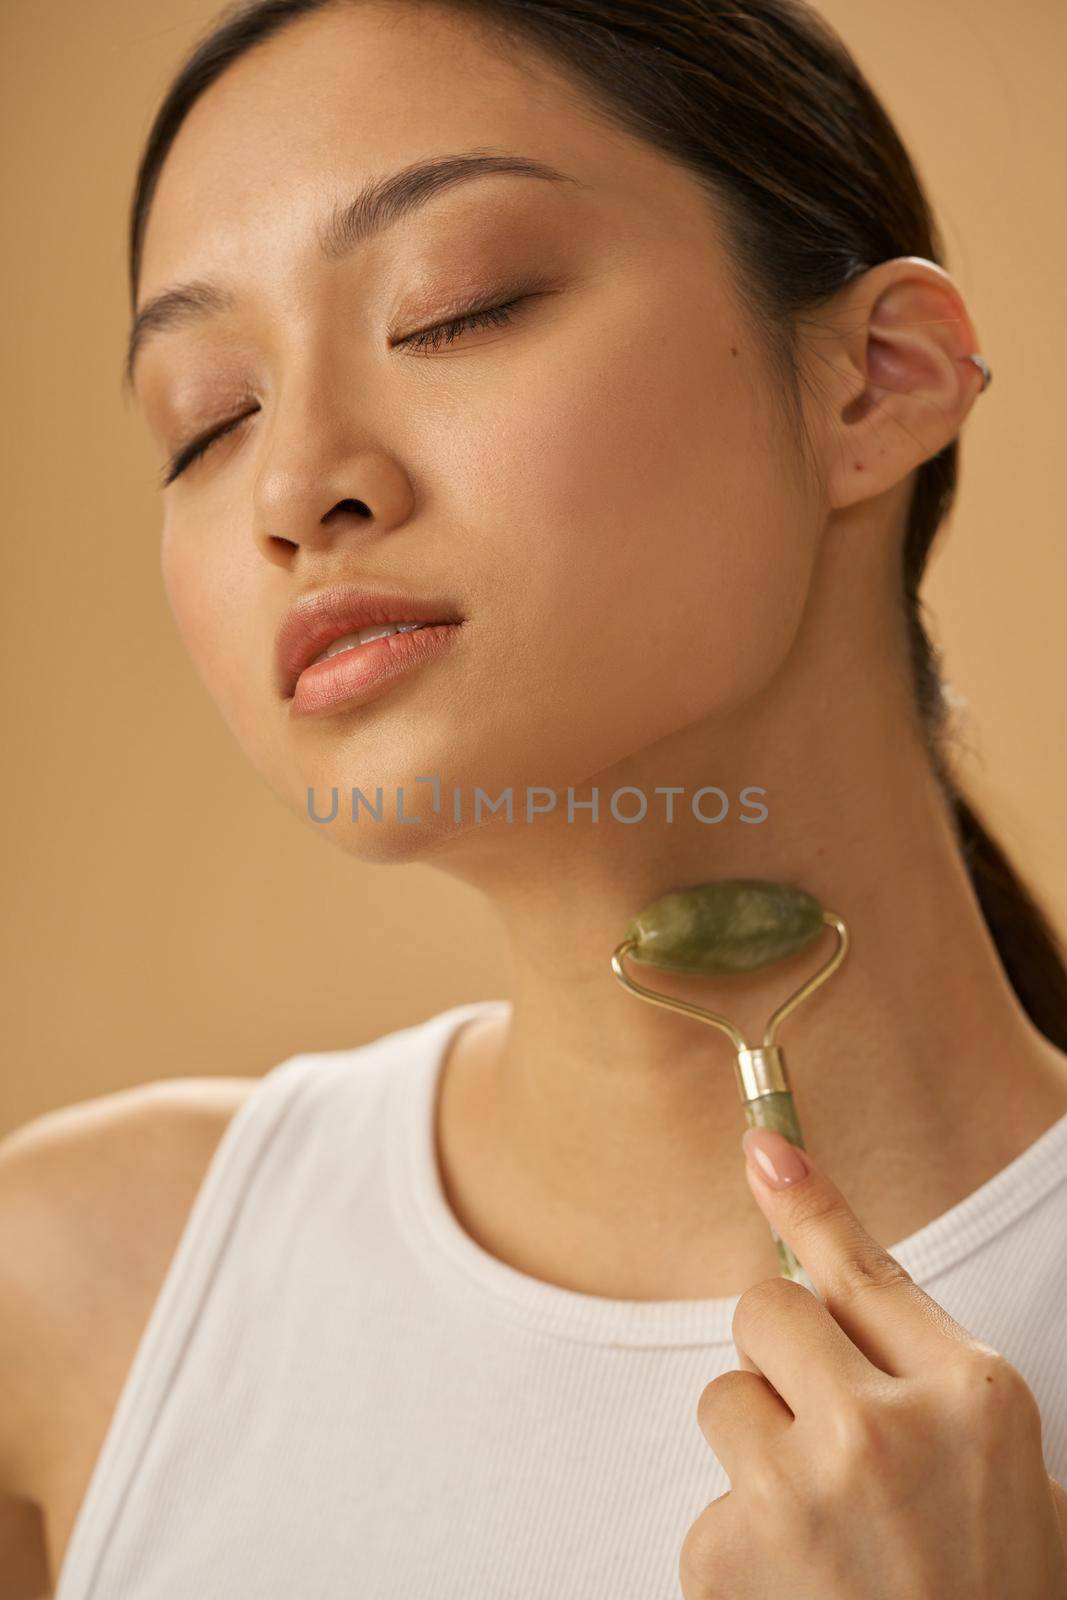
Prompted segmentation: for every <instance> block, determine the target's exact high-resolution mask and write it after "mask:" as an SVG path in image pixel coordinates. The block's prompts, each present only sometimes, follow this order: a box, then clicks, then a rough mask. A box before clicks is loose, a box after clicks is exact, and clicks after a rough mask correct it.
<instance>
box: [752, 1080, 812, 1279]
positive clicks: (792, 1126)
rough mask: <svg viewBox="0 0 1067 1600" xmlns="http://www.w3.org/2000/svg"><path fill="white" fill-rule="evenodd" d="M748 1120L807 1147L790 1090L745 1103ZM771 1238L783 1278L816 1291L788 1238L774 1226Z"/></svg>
mask: <svg viewBox="0 0 1067 1600" xmlns="http://www.w3.org/2000/svg"><path fill="white" fill-rule="evenodd" d="M744 1108H745V1120H746V1122H747V1123H748V1125H749V1127H750V1128H770V1129H771V1131H772V1132H773V1133H780V1134H781V1135H782V1137H783V1138H784V1139H788V1140H789V1142H790V1144H795V1145H796V1146H797V1147H798V1149H800V1150H803V1148H804V1140H803V1138H802V1137H801V1132H800V1123H799V1122H798V1121H797V1111H796V1106H795V1105H794V1103H793V1096H792V1094H791V1093H790V1091H789V1090H788V1089H785V1090H776V1091H774V1092H772V1093H770V1094H761V1095H756V1096H755V1097H754V1098H753V1099H751V1100H746V1101H745V1102H744ZM771 1238H772V1239H773V1240H774V1245H775V1249H776V1250H777V1252H778V1269H779V1274H780V1276H781V1277H783V1278H792V1279H793V1281H794V1282H795V1283H802V1284H803V1285H804V1287H805V1288H806V1289H810V1290H811V1292H812V1294H815V1293H816V1289H815V1285H814V1284H813V1283H812V1281H811V1279H810V1277H809V1276H808V1274H807V1272H806V1271H805V1269H804V1267H803V1266H802V1264H801V1263H800V1261H798V1260H797V1257H796V1256H795V1255H794V1254H793V1252H792V1250H790V1248H789V1246H788V1245H787V1244H786V1242H785V1240H784V1239H782V1238H780V1237H779V1236H778V1234H777V1233H776V1232H775V1231H774V1229H773V1228H772V1229H771Z"/></svg>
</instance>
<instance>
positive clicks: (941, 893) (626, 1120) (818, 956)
mask: <svg viewBox="0 0 1067 1600" xmlns="http://www.w3.org/2000/svg"><path fill="white" fill-rule="evenodd" d="M840 648H842V649H845V648H846V646H845V644H844V643H842V645H841V646H840ZM877 656H878V652H877V650H870V649H868V650H866V651H865V653H864V654H863V656H862V658H861V659H862V660H865V661H871V660H874V659H876V658H877ZM888 659H891V657H890V658H888ZM840 666H841V668H842V672H841V674H839V675H838V676H837V677H836V678H834V677H833V676H831V677H830V681H839V682H841V683H843V684H847V686H848V687H847V690H842V692H841V693H840V695H837V696H835V697H833V704H828V703H827V697H826V693H825V682H826V681H827V663H826V661H825V660H822V661H821V662H819V663H817V664H813V665H812V667H811V670H810V673H809V672H807V671H806V670H805V667H804V664H803V662H802V661H799V662H798V661H793V662H791V664H790V667H789V674H788V676H789V687H788V688H785V689H783V688H782V687H781V684H780V683H779V684H778V685H776V687H775V696H776V698H775V701H774V706H773V709H771V708H770V707H769V706H768V707H753V706H752V705H751V704H747V705H746V706H745V708H744V715H743V717H740V716H739V718H738V724H739V725H738V726H736V727H724V726H723V723H722V721H721V719H720V720H718V721H717V722H716V725H715V727H714V728H711V727H707V728H699V729H694V728H693V727H689V728H687V729H685V730H684V731H683V732H682V733H681V734H679V735H678V736H677V737H675V738H673V739H668V740H665V741H663V742H662V743H661V744H659V745H657V746H656V747H655V748H654V749H653V750H649V751H645V752H642V754H641V756H640V757H639V758H636V759H631V760H627V761H626V762H624V763H622V764H620V765H619V766H618V767H617V768H614V769H612V770H611V771H609V772H606V773H600V774H598V775H596V777H594V778H592V779H591V780H590V784H591V785H593V784H595V785H596V786H597V788H598V789H599V791H600V796H601V821H600V822H599V823H598V824H592V823H588V822H587V823H585V824H584V825H579V824H578V823H577V822H576V823H573V824H568V823H567V822H566V821H565V820H563V821H559V820H558V819H557V817H555V816H553V817H550V818H548V819H544V818H539V819H537V820H536V821H535V822H534V823H532V824H530V825H529V826H526V825H525V824H523V825H521V827H520V825H519V824H514V825H512V826H510V827H509V826H507V825H504V824H503V823H499V824H498V822H497V821H496V820H494V822H492V823H491V824H488V825H486V826H484V827H482V828H481V829H479V830H477V832H476V834H475V835H474V836H473V837H472V838H470V839H469V840H467V841H464V840H462V839H460V840H458V841H457V845H459V846H463V845H464V843H465V842H467V843H470V845H471V858H470V859H466V860H464V859H460V858H459V854H458V851H457V853H456V854H455V855H454V856H453V859H452V860H451V861H450V862H449V861H447V860H446V859H445V857H444V856H442V858H441V864H442V865H445V866H450V867H451V869H452V870H454V871H455V872H456V874H457V875H459V876H463V877H467V878H468V879H470V880H471V881H472V882H475V883H476V884H477V885H478V886H479V887H481V888H482V889H483V890H484V891H485V892H486V893H487V894H488V895H489V896H490V898H491V899H492V901H493V903H494V905H495V907H496V909H497V911H498V913H499V915H500V917H501V920H502V923H503V925H504V928H505V930H506V933H507V937H508V940H509V945H510V952H511V960H512V972H513V977H512V984H511V990H512V994H511V998H512V1011H511V1014H510V1019H505V1022H506V1026H503V1027H500V1026H495V1025H493V1026H489V1025H487V1026H486V1027H484V1028H482V1029H480V1030H478V1029H476V1030H472V1031H471V1033H470V1036H469V1040H468V1041H467V1042H466V1043H465V1042H464V1040H463V1038H462V1036H461V1038H460V1040H459V1041H457V1044H456V1047H455V1049H454V1050H453V1051H452V1052H451V1054H450V1060H449V1062H448V1063H446V1070H445V1072H443V1074H442V1090H441V1099H440V1109H439V1118H440V1121H439V1134H440V1140H441V1160H442V1167H443V1177H444V1178H445V1181H446V1187H447V1188H448V1190H449V1197H450V1200H451V1201H452V1203H453V1206H454V1208H455V1210H456V1211H457V1214H458V1215H459V1218H460V1221H461V1222H463V1223H464V1224H465V1225H466V1226H467V1228H468V1231H470V1232H472V1233H473V1234H474V1235H475V1236H476V1237H479V1238H480V1239H481V1240H482V1242H483V1243H485V1245H486V1246H487V1247H488V1248H490V1249H491V1250H493V1251H494V1253H496V1254H498V1255H500V1256H502V1257H503V1258H504V1259H506V1260H509V1261H510V1262H511V1263H512V1264H513V1265H516V1266H517V1267H519V1268H520V1270H526V1271H529V1272H531V1273H532V1274H533V1275H535V1276H542V1277H545V1278H547V1279H549V1280H550V1281H557V1282H563V1283H565V1284H567V1285H568V1286H571V1287H575V1288H578V1289H580V1290H582V1289H584V1290H585V1292H590V1293H599V1294H607V1295H610V1296H612V1297H616V1298H638V1299H641V1298H654V1299H670V1298H703V1297H707V1296H710V1295H715V1294H731V1293H736V1292H740V1289H741V1287H743V1285H744V1281H745V1280H746V1279H747V1276H748V1274H749V1273H750V1272H751V1270H752V1269H753V1268H758V1267H759V1265H760V1264H761V1263H762V1264H763V1269H764V1271H765V1272H766V1273H774V1272H775V1271H776V1270H777V1269H776V1265H775V1257H774V1253H773V1245H772V1243H771V1241H770V1238H769V1233H768V1230H767V1226H766V1223H765V1221H764V1219H763V1218H762V1216H760V1215H759V1214H758V1212H757V1209H756V1207H755V1206H754V1205H753V1202H752V1199H751V1196H750V1194H749V1192H748V1188H747V1185H746V1183H745V1180H744V1176H743V1170H742V1156H741V1152H740V1138H741V1134H742V1133H743V1131H744V1128H745V1126H746V1123H745V1118H744V1113H743V1109H742V1106H741V1102H740V1099H739V1096H738V1091H737V1087H736V1083H735V1076H734V1065H733V1063H734V1056H733V1051H732V1047H731V1045H730V1041H729V1040H728V1039H727V1038H726V1036H725V1035H724V1034H722V1033H721V1032H719V1030H717V1029H712V1028H710V1027H707V1026H705V1025H702V1024H700V1023H698V1022H696V1021H694V1020H692V1019H689V1018H686V1017H684V1016H681V1015H679V1014H678V1013H675V1012H671V1011H667V1010H664V1009H663V1008H662V1007H658V1006H653V1005H650V1004H648V1003H646V1002H644V1001H642V1000H640V999H639V998H637V997H636V996H634V995H632V994H630V993H628V992H627V991H626V990H625V989H624V988H623V987H622V986H621V985H620V984H619V983H618V981H617V980H616V978H615V976H614V974H613V973H612V971H611V968H610V965H609V958H610V955H611V952H612V951H613V949H614V948H615V946H616V945H617V944H618V943H619V942H620V940H621V939H622V938H623V937H624V933H625V928H626V924H627V922H628V920H629V918H630V917H631V916H632V915H633V914H634V913H635V912H636V911H637V910H639V909H640V907H641V906H643V905H645V904H646V903H647V902H649V901H651V900H653V899H655V898H657V897H658V896H659V895H661V894H663V893H665V892H667V891H668V890H670V889H675V888H681V887H684V886H686V885H689V884H695V883H699V882H702V881H707V880H710V879H712V878H722V877H760V878H769V879H774V880H779V881H786V882H790V883H794V884H797V885H799V886H801V887H803V888H805V889H807V890H808V891H809V892H811V893H812V894H814V895H815V896H816V897H817V898H818V899H819V901H820V902H821V904H822V905H823V906H824V908H826V909H827V910H830V911H833V912H835V913H836V914H837V915H839V916H840V917H842V918H843V919H844V921H845V923H846V924H847V926H848V929H849V933H850V948H849V951H848V953H847V955H846V957H845V960H844V962H843V964H842V965H841V966H840V967H839V968H838V970H837V971H836V972H835V973H833V974H832V975H831V976H830V977H829V979H828V980H827V982H826V983H825V985H823V986H822V987H820V989H819V990H818V991H816V993H815V994H813V995H812V996H811V997H810V998H809V999H806V1000H805V1001H803V1002H801V1004H800V1006H799V1007H798V1008H797V1010H796V1011H795V1012H793V1013H792V1014H791V1015H790V1016H789V1017H788V1018H787V1019H786V1020H785V1022H784V1023H783V1024H782V1028H781V1032H780V1034H779V1038H778V1043H779V1044H780V1046H781V1047H782V1050H783V1053H784V1056H785V1060H786V1065H787V1071H788V1074H789V1078H790V1083H791V1087H792V1089H793V1093H794V1096H795V1099H796V1104H797V1109H798V1115H799V1118H800V1125H801V1129H802V1131H803V1136H804V1142H805V1144H806V1146H807V1148H808V1149H809V1150H810V1151H811V1153H812V1155H813V1157H814V1159H815V1160H816V1161H817V1162H818V1163H819V1164H820V1165H822V1166H823V1167H824V1169H825V1170H826V1171H827V1172H828V1173H829V1175H830V1176H831V1177H832V1178H833V1179H834V1181H835V1182H836V1183H837V1184H838V1185H839V1186H840V1187H841V1189H842V1192H843V1193H844V1194H845V1195H846V1198H848V1200H849V1202H850V1204H851V1205H852V1206H853V1208H854V1209H855V1210H856V1212H857V1215H859V1216H860V1218H861V1220H863V1222H864V1224H865V1226H867V1227H868V1229H869V1230H870V1231H871V1232H872V1233H874V1234H875V1236H876V1237H877V1238H879V1239H880V1241H881V1242H882V1243H883V1244H885V1245H886V1246H887V1247H890V1248H891V1247H892V1245H893V1244H894V1243H896V1242H898V1241H899V1240H902V1239H903V1238H905V1237H907V1236H908V1234H910V1233H911V1232H914V1231H916V1230H917V1229H918V1228H919V1227H921V1226H924V1225H925V1223H927V1222H928V1221H930V1220H932V1219H933V1218H934V1217H935V1216H937V1215H940V1214H941V1213H942V1212H943V1211H945V1210H947V1209H949V1208H950V1207H951V1206H952V1205H954V1204H956V1203H957V1202H958V1201H959V1200H960V1199H962V1198H963V1197H964V1196H965V1195H966V1194H968V1193H970V1192H972V1191H973V1190H974V1189H975V1188H977V1187H978V1186H979V1185H980V1184H981V1183H983V1182H985V1181H986V1180H987V1179H988V1178H989V1177H991V1176H992V1175H993V1173H994V1172H996V1171H998V1170H999V1169H1000V1168H1001V1167H1003V1166H1005V1165H1006V1164H1007V1163H1008V1162H1009V1161H1010V1160H1012V1159H1013V1158H1014V1157H1015V1156H1016V1155H1018V1154H1019V1153H1021V1151H1022V1150H1023V1149H1024V1148H1025V1147H1026V1146H1027V1145H1028V1144H1030V1143H1031V1142H1032V1141H1033V1140H1034V1139H1036V1138H1037V1137H1038V1136H1039V1135H1040V1134H1041V1133H1042V1132H1043V1131H1044V1130H1045V1128H1047V1127H1048V1126H1050V1125H1051V1123H1052V1122H1053V1121H1055V1120H1056V1118H1057V1117H1058V1116H1059V1115H1062V1114H1063V1112H1064V1111H1067V1057H1064V1056H1063V1055H1062V1054H1061V1053H1060V1052H1059V1051H1058V1050H1056V1049H1055V1048H1054V1047H1053V1046H1052V1045H1051V1044H1050V1043H1049V1042H1048V1041H1047V1040H1045V1038H1044V1036H1043V1035H1041V1034H1040V1033H1039V1032H1038V1031H1037V1030H1036V1029H1035V1028H1034V1027H1033V1025H1032V1024H1031V1023H1030V1021H1029V1019H1028V1017H1027V1016H1026V1014H1025V1012H1024V1011H1023V1009H1022V1007H1021V1005H1020V1004H1019V1002H1018V1000H1017V998H1016V996H1015V993H1014V991H1013V989H1012V988H1011V985H1010V983H1009V981H1008V978H1007V976H1006V974H1005V972H1004V970H1003V967H1002V966H1001V963H1000V960H999V958H998V955H997V951H996V948H995V945H994V943H993V940H992V938H991V935H990V932H989V930H988V927H987V925H986V923H985V921H984V919H983V916H982V913H981V910H980V907H979V905H978V902H977V900H976V897H975V894H974V891H973V888H972V885H971V883H970V880H969V877H968V874H967V871H966V868H965V865H964V863H963V860H962V858H961V856H960V853H959V849H958V846H957V842H956V839H955V836H954V833H953V829H952V825H951V818H950V815H949V810H948V807H947V804H946V801H945V798H944V795H943V793H942V792H941V789H940V787H939V785H938V783H937V781H936V778H935V777H934V775H933V772H932V770H931V767H930V763H929V759H928V756H927V754H926V752H925V750H924V749H923V746H922V741H921V739H920V737H919V735H918V732H917V730H916V728H915V725H914V719H913V717H912V715H911V712H910V708H909V706H908V705H907V704H906V702H904V701H903V700H902V697H901V696H900V694H899V693H897V692H894V691H893V690H892V689H891V688H890V687H889V684H888V680H887V681H886V682H880V681H873V680H872V681H868V682H864V681H862V678H861V675H860V674H861V671H862V669H861V668H856V667H855V666H854V665H853V664H852V663H848V662H842V663H840ZM816 668H817V670H816ZM846 668H847V670H846ZM783 676H784V675H783ZM817 681H819V682H821V683H822V684H823V686H824V687H823V689H822V692H821V694H820V695H818V696H816V694H815V689H814V685H815V683H816V682H817ZM742 724H743V726H742ZM709 751H710V752H715V756H714V759H712V760H709V759H708V752H709ZM709 767H710V768H711V769H712V770H711V771H710V772H709ZM710 783H715V784H717V785H719V787H721V788H722V789H723V790H725V792H726V793H727V794H728V795H729V796H730V797H731V801H732V802H733V803H732V805H731V812H730V818H731V819H734V818H736V817H737V814H738V813H737V805H736V799H737V796H738V794H739V792H740V790H741V789H742V788H743V787H745V786H746V785H761V786H762V787H763V788H764V789H765V790H766V793H765V794H764V795H763V797H762V798H763V802H764V804H765V805H766V806H767V807H768V810H769V816H768V818H767V819H766V820H765V821H764V822H762V823H759V824H752V823H748V824H746V823H741V822H739V821H736V820H727V821H724V822H723V823H721V824H719V825H717V826H709V825H706V824H701V823H699V822H697V821H695V820H694V819H693V818H692V815H691V812H690V811H689V807H688V798H689V796H690V795H691V794H692V793H693V792H694V791H695V790H696V789H698V788H700V787H701V786H702V785H706V784H710ZM623 784H632V785H635V786H637V787H639V788H640V789H641V790H642V791H643V792H644V794H646V795H647V796H648V797H649V800H650V802H651V801H652V799H653V798H656V797H655V789H656V786H657V785H684V786H685V794H684V795H682V796H680V797H679V801H680V803H679V804H678V805H677V807H676V813H675V815H676V821H675V822H674V823H673V824H672V825H670V826H667V825H665V824H663V823H662V821H660V822H653V821H651V820H648V821H646V822H644V823H638V824H634V825H632V826H624V825H620V824H618V823H616V822H614V821H611V820H608V819H607V816H606V813H607V804H606V802H607V798H608V797H609V796H610V794H611V793H612V792H613V791H614V790H615V789H616V788H618V787H619V786H621V785H623ZM576 798H578V799H583V798H588V792H579V793H577V794H576ZM712 799H714V797H712ZM561 810H563V814H564V818H565V808H564V807H562V806H561ZM577 815H578V816H579V817H583V816H584V817H588V816H589V813H588V812H578V813H577ZM651 815H652V807H651V803H650V808H649V816H650V818H651ZM542 822H544V824H545V825H544V826H543V827H542V826H540V824H541V823H542ZM474 845H477V860H476V861H474V860H473V847H474ZM834 937H835V936H834V934H833V933H832V931H831V930H830V929H827V930H826V932H825V933H824V934H823V935H822V936H821V938H820V939H819V940H818V941H817V942H816V943H815V945H814V946H810V947H809V948H808V950H806V951H804V952H802V953H801V954H800V955H798V956H795V957H793V958H791V959H790V960H789V961H788V962H783V963H781V964H780V965H778V966H775V967H771V968H768V969H766V970H764V971H761V972H758V973H752V974H746V975H744V976H740V975H738V976H732V977H728V978H704V979H702V978H697V977H690V976H681V975H675V974H670V973H667V972H663V971H659V970H657V969H654V968H651V967H646V966H637V965H630V966H629V967H628V970H629V971H630V973H631V974H632V975H633V976H634V977H635V978H636V979H637V981H639V982H641V983H644V984H646V985H647V986H648V987H650V988H655V989H658V990H659V991H660V992H663V993H665V994H670V995H673V996H677V997H680V998H683V999H688V1000H691V1001H693V1002H694V1003H696V1004H698V1005H703V1006H705V1007H707V1008H708V1009H711V1010H715V1011H718V1012H721V1013H724V1014H725V1015H726V1016H728V1017H729V1018H730V1019H731V1021H733V1022H734V1023H735V1024H736V1025H737V1026H739V1027H740V1029H741V1031H742V1033H743V1034H744V1036H745V1038H746V1040H747V1041H748V1042H749V1043H750V1044H752V1043H758V1042H760V1040H761V1039H762V1035H763V1029H764V1026H765V1024H766V1022H767V1020H768V1018H769V1017H770V1015H771V1013H772V1012H773V1011H774V1010H775V1009H776V1007H777V1006H778V1005H780V1004H781V1002H782V1000H783V999H785V998H786V997H787V996H788V995H789V994H791V993H792V992H793V991H794V990H795V989H796V988H797V987H798V986H799V984H800V983H801V982H803V981H804V979H805V978H806V977H808V976H809V975H810V974H812V973H813V972H815V971H816V970H817V968H818V967H820V966H821V965H822V964H823V963H824V962H825V961H826V960H827V959H828V957H829V955H830V953H831V951H832V950H833V948H834Z"/></svg>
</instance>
